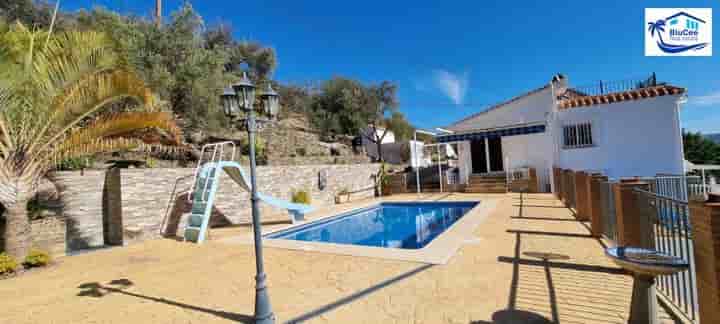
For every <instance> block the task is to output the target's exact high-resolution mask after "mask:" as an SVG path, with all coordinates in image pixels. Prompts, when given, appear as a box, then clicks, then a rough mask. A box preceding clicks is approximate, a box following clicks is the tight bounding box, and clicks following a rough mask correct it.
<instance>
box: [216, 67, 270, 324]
mask: <svg viewBox="0 0 720 324" xmlns="http://www.w3.org/2000/svg"><path fill="white" fill-rule="evenodd" d="M260 97H261V99H262V104H263V109H264V110H265V112H266V113H267V114H268V115H270V116H272V117H274V116H276V115H277V113H278V109H279V107H278V106H279V105H278V101H279V100H278V94H277V92H275V90H273V89H272V87H271V86H270V84H268V86H267V89H266V90H264V91H263V92H262V93H261V94H260ZM221 99H222V103H223V110H224V112H225V115H226V116H228V118H230V119H231V120H233V121H235V122H244V123H245V128H246V130H247V132H248V144H249V147H250V149H249V151H250V152H249V154H248V155H249V156H248V157H249V158H250V205H251V211H252V224H253V236H254V241H255V244H254V245H255V246H254V247H255V271H256V275H255V323H256V324H272V323H275V315H274V314H273V312H272V308H271V307H270V296H269V295H268V289H267V283H266V278H267V275H266V274H265V266H264V264H263V253H262V252H263V251H262V228H261V225H260V208H259V205H258V203H259V202H258V199H259V198H258V193H257V181H256V179H257V170H256V161H255V133H256V132H257V129H258V125H257V122H258V121H257V120H255V108H254V106H253V104H254V103H255V85H254V84H253V82H252V81H251V80H250V79H249V78H248V77H247V74H245V73H244V72H243V75H242V78H241V79H240V81H238V82H236V83H234V84H233V85H232V86H231V87H229V88H225V90H224V91H223V94H222V95H221ZM240 110H243V111H244V112H246V114H245V117H243V118H237V117H238V113H239V111H240ZM259 121H260V122H267V120H259Z"/></svg>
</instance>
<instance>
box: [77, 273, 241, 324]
mask: <svg viewBox="0 0 720 324" xmlns="http://www.w3.org/2000/svg"><path fill="white" fill-rule="evenodd" d="M132 285H133V282H132V281H130V280H128V279H116V280H113V281H110V282H109V283H108V284H107V285H102V284H100V283H98V282H89V283H84V284H82V285H80V286H78V288H80V289H82V291H80V292H79V293H78V294H77V295H78V296H80V297H92V298H102V297H105V296H107V295H108V294H113V293H118V294H123V295H125V296H131V297H136V298H140V299H144V300H149V301H153V302H156V303H162V304H166V305H170V306H175V307H180V308H183V309H187V310H192V311H196V312H201V313H206V314H210V315H214V316H217V317H220V318H223V319H227V320H231V321H236V322H239V323H255V320H254V319H253V318H252V317H251V316H248V315H245V314H237V313H230V312H225V311H220V310H214V309H209V308H204V307H199V306H193V305H188V304H184V303H180V302H176V301H173V300H169V299H165V298H160V297H152V296H145V295H141V294H136V293H132V292H128V291H125V289H127V288H130V287H131V286H132Z"/></svg>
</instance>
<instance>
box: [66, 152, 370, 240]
mask: <svg viewBox="0 0 720 324" xmlns="http://www.w3.org/2000/svg"><path fill="white" fill-rule="evenodd" d="M378 169H379V165H378V164H354V165H301V166H262V167H259V168H258V189H259V190H260V191H261V192H263V193H265V194H269V195H272V196H275V197H278V198H282V199H287V200H289V199H290V197H291V195H292V192H293V191H296V190H307V191H309V192H310V193H311V197H312V205H314V206H322V205H329V204H333V203H334V197H335V194H336V193H337V192H338V191H340V190H341V189H343V188H347V189H348V190H350V191H359V192H358V193H355V194H354V195H353V198H354V199H359V198H364V197H371V196H373V195H374V191H373V189H372V188H373V187H374V180H373V177H372V176H373V175H374V174H376V173H377V172H378ZM193 171H194V170H193V169H115V170H109V171H91V172H87V171H86V172H84V173H83V174H81V173H80V172H58V173H56V174H55V175H54V179H55V181H56V183H57V185H58V188H59V189H60V192H61V197H62V198H63V203H64V215H65V217H66V218H67V223H68V225H67V241H68V248H69V249H70V250H78V249H85V248H92V247H99V246H103V245H119V244H127V243H130V242H132V241H133V240H137V239H146V238H153V237H159V236H160V235H175V234H180V233H181V231H182V228H183V227H184V224H185V221H186V218H187V215H188V213H189V210H190V205H189V203H188V202H187V192H188V190H189V188H190V185H191V182H192V180H193V179H192V178H193ZM321 171H323V172H324V173H326V174H327V182H326V186H325V187H324V188H323V189H320V187H319V174H320V172H321ZM249 199H250V198H249V194H248V193H246V192H244V191H243V190H241V189H240V188H239V186H238V185H236V184H235V183H234V182H233V181H232V180H231V179H230V178H229V177H227V176H226V175H225V174H224V173H222V177H221V178H220V189H219V191H218V193H217V195H216V198H215V208H214V212H213V217H212V218H211V225H228V224H247V223H249V222H250V219H251V215H250V202H249ZM261 213H262V217H263V221H264V222H272V221H288V220H289V216H288V215H287V212H285V211H284V210H278V209H275V208H271V207H270V206H267V205H265V204H261Z"/></svg>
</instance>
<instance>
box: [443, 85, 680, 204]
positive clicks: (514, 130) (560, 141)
mask: <svg viewBox="0 0 720 324" xmlns="http://www.w3.org/2000/svg"><path fill="white" fill-rule="evenodd" d="M684 96H685V89H683V88H679V87H674V86H671V85H667V84H657V83H656V82H655V80H654V77H653V78H652V82H646V83H638V84H636V85H632V86H629V87H626V89H621V90H620V91H609V89H606V88H604V87H603V85H602V84H601V85H600V91H598V93H593V94H589V92H583V91H580V90H578V89H572V88H569V87H568V82H567V78H566V77H564V76H562V75H557V76H555V77H553V79H552V81H551V82H550V83H549V84H548V85H546V86H543V87H541V88H538V89H535V90H532V91H530V92H528V93H525V94H522V95H520V96H517V97H515V98H513V99H511V100H509V101H506V102H503V103H500V104H498V105H495V106H493V107H491V108H489V109H487V110H485V111H483V112H480V113H477V114H474V115H471V116H469V117H467V118H465V119H462V120H460V121H458V122H455V123H453V124H452V125H450V126H448V127H446V128H447V129H449V130H450V131H452V133H450V134H444V135H440V136H438V137H437V139H438V141H439V142H441V143H455V144H457V147H458V151H459V152H458V165H459V178H460V179H459V180H460V181H461V183H467V182H468V181H469V179H470V177H471V176H472V175H491V174H493V173H501V172H507V171H510V170H513V169H517V168H525V167H532V168H535V169H536V171H537V174H538V179H539V181H540V186H539V188H540V190H543V191H550V190H551V183H552V181H551V179H550V177H551V175H552V172H551V170H552V167H553V166H555V167H560V168H567V169H573V170H587V171H597V172H603V173H604V174H606V175H608V176H609V177H611V178H622V177H631V176H653V175H656V174H658V173H669V174H681V173H682V172H683V150H682V133H681V128H680V121H679V109H680V105H681V103H682V102H683V100H684Z"/></svg>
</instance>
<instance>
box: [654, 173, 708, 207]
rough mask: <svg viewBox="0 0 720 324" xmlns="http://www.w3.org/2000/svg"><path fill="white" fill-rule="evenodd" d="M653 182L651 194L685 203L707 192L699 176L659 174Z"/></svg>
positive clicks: (706, 186)
mask: <svg viewBox="0 0 720 324" xmlns="http://www.w3.org/2000/svg"><path fill="white" fill-rule="evenodd" d="M653 180H654V181H653V183H652V188H651V190H652V192H653V193H655V194H657V195H659V196H663V197H668V198H673V199H677V200H681V201H686V202H687V201H688V199H689V198H691V197H693V196H698V195H707V193H708V191H709V190H708V185H707V184H705V183H703V179H702V178H701V177H700V176H687V175H670V174H659V175H657V176H656V177H655V178H654V179H653Z"/></svg>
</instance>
